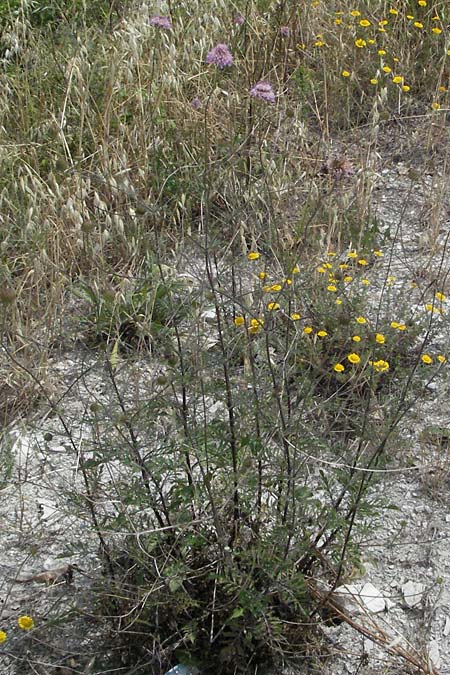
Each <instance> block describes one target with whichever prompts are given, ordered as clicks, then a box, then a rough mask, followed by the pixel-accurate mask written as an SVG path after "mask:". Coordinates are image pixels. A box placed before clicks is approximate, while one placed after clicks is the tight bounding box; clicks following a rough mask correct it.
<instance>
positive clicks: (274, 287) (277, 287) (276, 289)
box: [270, 284, 282, 292]
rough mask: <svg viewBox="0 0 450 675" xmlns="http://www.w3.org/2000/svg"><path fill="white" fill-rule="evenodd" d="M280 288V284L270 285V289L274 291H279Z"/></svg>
mask: <svg viewBox="0 0 450 675" xmlns="http://www.w3.org/2000/svg"><path fill="white" fill-rule="evenodd" d="M281 289H282V286H281V284H273V286H271V287H270V290H271V291H276V292H278V291H281Z"/></svg>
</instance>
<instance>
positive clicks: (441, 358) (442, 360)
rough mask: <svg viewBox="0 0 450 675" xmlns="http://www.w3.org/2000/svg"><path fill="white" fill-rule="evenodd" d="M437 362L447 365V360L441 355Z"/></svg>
mask: <svg viewBox="0 0 450 675" xmlns="http://www.w3.org/2000/svg"><path fill="white" fill-rule="evenodd" d="M437 360H438V361H439V363H447V358H446V357H445V356H444V355H443V354H439V355H438V357H437Z"/></svg>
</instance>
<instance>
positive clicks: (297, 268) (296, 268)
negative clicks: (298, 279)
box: [291, 265, 300, 274]
mask: <svg viewBox="0 0 450 675" xmlns="http://www.w3.org/2000/svg"><path fill="white" fill-rule="evenodd" d="M299 272H300V267H299V266H298V265H294V267H293V268H292V272H291V274H298V273H299Z"/></svg>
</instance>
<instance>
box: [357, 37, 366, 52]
mask: <svg viewBox="0 0 450 675" xmlns="http://www.w3.org/2000/svg"><path fill="white" fill-rule="evenodd" d="M366 44H367V42H366V41H365V40H363V39H362V38H358V39H357V40H355V45H356V47H359V49H362V48H363V47H365V46H366Z"/></svg>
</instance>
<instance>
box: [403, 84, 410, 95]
mask: <svg viewBox="0 0 450 675" xmlns="http://www.w3.org/2000/svg"><path fill="white" fill-rule="evenodd" d="M402 89H403V91H404V92H405V93H406V92H408V91H409V90H410V89H411V87H410V86H409V84H404V85H403V86H402Z"/></svg>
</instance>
